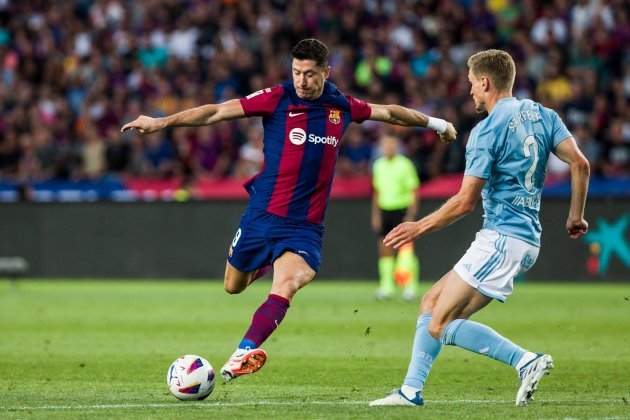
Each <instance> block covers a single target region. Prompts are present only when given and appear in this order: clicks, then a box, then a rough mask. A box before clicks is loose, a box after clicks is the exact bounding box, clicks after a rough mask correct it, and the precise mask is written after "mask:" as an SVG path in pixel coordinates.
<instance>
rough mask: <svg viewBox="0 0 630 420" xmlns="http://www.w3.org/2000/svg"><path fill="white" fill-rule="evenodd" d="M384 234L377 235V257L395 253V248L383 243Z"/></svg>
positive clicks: (391, 255) (390, 255)
mask: <svg viewBox="0 0 630 420" xmlns="http://www.w3.org/2000/svg"><path fill="white" fill-rule="evenodd" d="M384 238H385V237H384V236H379V237H378V241H377V246H378V256H379V257H393V256H394V254H395V252H396V251H395V250H394V248H393V247H391V246H387V245H385V244H384V243H383V239H384Z"/></svg>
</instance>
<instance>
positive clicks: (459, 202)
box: [383, 176, 486, 248]
mask: <svg viewBox="0 0 630 420" xmlns="http://www.w3.org/2000/svg"><path fill="white" fill-rule="evenodd" d="M485 183H486V181H485V180H484V179H481V178H477V177H475V176H464V179H463V181H462V186H461V187H460V189H459V192H458V193H457V194H455V195H454V196H453V197H451V198H449V199H448V201H446V203H444V204H443V205H442V207H440V208H439V209H437V210H436V211H434V212H433V213H431V214H429V215H428V216H425V217H423V218H422V219H420V220H418V221H417V222H405V223H401V224H399V225H398V226H396V227H395V228H394V229H392V231H391V232H389V233H388V234H387V236H385V239H384V240H383V243H384V244H385V245H387V246H393V247H394V248H400V247H401V246H403V245H404V244H406V243H407V242H411V241H413V240H414V239H416V238H418V237H419V236H421V235H424V234H426V233H429V232H434V231H436V230H440V229H442V228H444V227H446V226H448V225H450V224H451V223H453V222H456V221H457V220H459V219H461V218H462V217H463V216H465V215H467V214H468V213H471V212H472V211H473V210H475V206H476V204H477V201H478V200H479V197H480V196H481V190H482V189H483V186H484V184H485Z"/></svg>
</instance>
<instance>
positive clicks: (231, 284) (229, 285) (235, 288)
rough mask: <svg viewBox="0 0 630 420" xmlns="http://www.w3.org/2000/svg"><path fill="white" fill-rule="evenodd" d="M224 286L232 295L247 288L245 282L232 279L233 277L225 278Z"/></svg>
mask: <svg viewBox="0 0 630 420" xmlns="http://www.w3.org/2000/svg"><path fill="white" fill-rule="evenodd" d="M223 288H224V289H225V291H226V292H227V293H229V294H231V295H235V294H238V293H241V292H242V291H243V290H245V287H244V286H243V284H241V283H239V282H236V281H232V280H231V279H225V281H224V282H223Z"/></svg>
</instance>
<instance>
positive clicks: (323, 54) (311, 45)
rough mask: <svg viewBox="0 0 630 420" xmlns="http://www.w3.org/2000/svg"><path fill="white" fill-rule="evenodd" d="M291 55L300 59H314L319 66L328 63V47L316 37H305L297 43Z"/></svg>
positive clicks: (324, 65)
mask: <svg viewBox="0 0 630 420" xmlns="http://www.w3.org/2000/svg"><path fill="white" fill-rule="evenodd" d="M291 55H292V56H293V58H297V59H298V60H313V61H315V64H317V66H318V67H326V66H327V65H328V47H327V46H326V44H324V43H323V42H322V41H320V40H318V39H315V38H307V39H303V40H301V41H300V42H298V43H297V44H295V47H293V50H292V51H291Z"/></svg>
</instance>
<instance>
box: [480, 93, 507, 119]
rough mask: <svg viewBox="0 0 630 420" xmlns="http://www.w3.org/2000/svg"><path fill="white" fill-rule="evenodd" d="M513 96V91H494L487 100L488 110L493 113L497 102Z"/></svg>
mask: <svg viewBox="0 0 630 420" xmlns="http://www.w3.org/2000/svg"><path fill="white" fill-rule="evenodd" d="M511 97H512V92H496V93H494V94H493V95H492V96H490V97H489V98H488V100H487V101H486V110H487V111H488V114H490V113H492V110H493V109H494V107H495V106H496V104H497V102H499V101H500V100H501V99H505V98H511Z"/></svg>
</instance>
